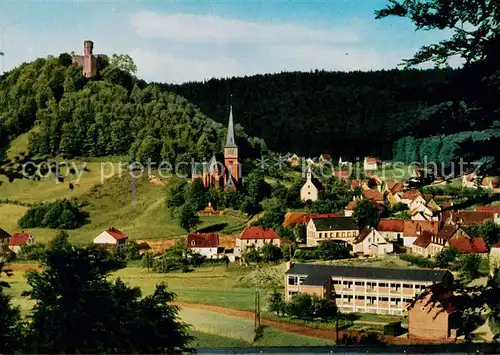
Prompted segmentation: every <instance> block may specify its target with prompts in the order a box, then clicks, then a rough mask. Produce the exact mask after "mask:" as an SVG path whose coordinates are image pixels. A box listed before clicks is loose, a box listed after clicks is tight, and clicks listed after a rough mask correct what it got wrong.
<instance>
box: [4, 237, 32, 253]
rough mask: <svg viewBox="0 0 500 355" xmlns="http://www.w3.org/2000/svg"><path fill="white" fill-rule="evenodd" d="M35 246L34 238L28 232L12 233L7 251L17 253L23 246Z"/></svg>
mask: <svg viewBox="0 0 500 355" xmlns="http://www.w3.org/2000/svg"><path fill="white" fill-rule="evenodd" d="M33 244H36V241H35V237H33V235H32V234H31V233H29V232H26V233H25V232H21V233H14V234H12V235H11V236H10V238H9V249H10V250H12V251H13V252H14V253H16V254H17V253H19V252H20V251H21V247H22V246H24V245H33Z"/></svg>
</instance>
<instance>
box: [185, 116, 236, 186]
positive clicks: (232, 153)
mask: <svg viewBox="0 0 500 355" xmlns="http://www.w3.org/2000/svg"><path fill="white" fill-rule="evenodd" d="M202 166H203V170H202V172H201V176H200V175H199V174H197V173H195V172H193V175H192V180H194V179H197V178H201V180H202V182H203V186H205V188H210V187H213V188H224V190H238V189H239V188H240V186H241V176H242V173H241V165H240V163H239V161H238V146H237V145H236V139H235V133H234V119H233V107H232V106H230V109H229V123H228V126H227V135H226V144H225V146H224V164H223V165H222V164H221V163H219V162H218V161H217V158H216V157H215V154H214V155H213V156H212V158H211V159H210V161H209V162H208V163H207V162H204V163H203V164H202Z"/></svg>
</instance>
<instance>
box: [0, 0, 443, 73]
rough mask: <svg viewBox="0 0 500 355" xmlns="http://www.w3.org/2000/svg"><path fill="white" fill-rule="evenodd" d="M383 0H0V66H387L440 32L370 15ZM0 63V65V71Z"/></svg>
mask: <svg viewBox="0 0 500 355" xmlns="http://www.w3.org/2000/svg"><path fill="white" fill-rule="evenodd" d="M385 4H386V1H385V0H331V1H272V0H268V1H123V2H121V1H102V2H101V1H78V2H76V1H23V0H16V1H15V2H14V1H7V0H3V1H2V0H0V16H1V17H0V20H1V22H3V36H2V41H1V43H0V52H2V51H3V52H5V57H3V69H4V70H9V69H11V68H13V67H15V66H18V65H19V64H21V63H22V62H23V61H31V60H33V59H35V58H37V57H42V56H46V55H48V54H52V55H58V54H59V53H61V52H71V51H73V50H74V51H76V52H81V51H82V49H83V48H82V47H83V41H84V40H85V39H91V40H93V41H94V49H95V53H106V54H112V53H128V54H130V55H131V56H132V57H133V58H134V60H135V61H136V64H137V66H138V76H140V77H142V78H144V79H146V80H154V81H164V82H183V81H188V80H204V79H207V78H211V77H225V76H241V75H251V74H258V73H269V72H279V71H284V70H306V71H308V70H311V69H325V70H370V69H389V68H394V67H395V66H396V65H397V64H398V63H400V62H401V60H402V59H403V58H407V57H409V56H411V55H412V54H413V53H414V52H415V51H416V50H417V49H418V48H419V47H420V46H422V45H424V44H429V43H433V42H435V41H436V40H439V39H442V38H445V37H446V35H447V34H446V33H443V32H423V31H419V32H415V30H414V27H413V25H412V23H411V22H410V21H409V20H405V19H397V18H390V19H384V20H375V18H374V11H375V10H376V9H379V8H381V7H384V6H385ZM0 69H1V68H0Z"/></svg>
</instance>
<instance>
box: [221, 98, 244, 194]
mask: <svg viewBox="0 0 500 355" xmlns="http://www.w3.org/2000/svg"><path fill="white" fill-rule="evenodd" d="M224 166H225V168H226V173H225V176H224V185H225V188H226V189H236V188H237V186H238V185H239V184H240V180H241V167H240V164H239V162H238V146H237V145H236V140H235V136H234V121H233V106H232V105H231V106H230V109H229V123H228V125H227V136H226V145H225V146H224Z"/></svg>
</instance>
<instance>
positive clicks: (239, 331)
mask: <svg viewBox="0 0 500 355" xmlns="http://www.w3.org/2000/svg"><path fill="white" fill-rule="evenodd" d="M180 316H181V319H182V320H183V321H184V322H186V323H188V324H190V325H191V326H192V329H193V330H194V331H196V332H202V333H203V334H213V335H216V336H218V337H220V336H223V337H224V338H226V339H221V340H222V341H223V343H222V344H226V342H227V341H228V340H227V338H229V339H230V341H231V342H232V341H234V339H236V340H238V341H242V342H244V343H246V344H248V345H247V346H252V345H253V346H266V347H267V346H269V347H272V346H326V345H333V344H334V342H333V341H332V342H328V341H326V340H321V339H317V338H313V337H309V336H303V335H298V334H294V333H288V332H284V331H281V330H278V329H276V328H273V327H269V326H264V327H263V335H262V337H261V338H259V339H257V341H255V342H254V341H253V340H254V321H253V320H249V319H242V318H239V317H233V316H228V315H225V314H219V313H214V312H209V311H202V310H198V309H196V310H194V309H189V308H182V309H181V311H180ZM217 340H219V339H217ZM216 346H221V345H216ZM226 346H227V345H226ZM229 346H230V345H229Z"/></svg>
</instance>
